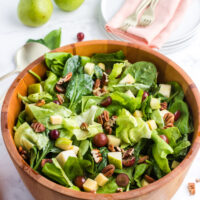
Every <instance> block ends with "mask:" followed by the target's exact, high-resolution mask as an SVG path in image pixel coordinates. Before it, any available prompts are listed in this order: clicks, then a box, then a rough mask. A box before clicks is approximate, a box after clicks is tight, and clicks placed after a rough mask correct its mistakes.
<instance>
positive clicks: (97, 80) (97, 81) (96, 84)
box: [93, 79, 101, 90]
mask: <svg viewBox="0 0 200 200" xmlns="http://www.w3.org/2000/svg"><path fill="white" fill-rule="evenodd" d="M100 85H101V80H100V79H96V81H95V83H94V87H93V89H94V90H95V89H97V88H100Z"/></svg>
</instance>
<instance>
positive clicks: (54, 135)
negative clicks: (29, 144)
mask: <svg viewBox="0 0 200 200" xmlns="http://www.w3.org/2000/svg"><path fill="white" fill-rule="evenodd" d="M59 136H60V132H59V131H58V130H56V129H54V130H51V131H50V133H49V137H50V138H51V139H52V140H56V139H57V138H59Z"/></svg>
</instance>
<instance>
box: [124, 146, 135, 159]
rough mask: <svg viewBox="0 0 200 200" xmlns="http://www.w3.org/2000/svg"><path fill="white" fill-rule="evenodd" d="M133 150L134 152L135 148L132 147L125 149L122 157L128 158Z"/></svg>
mask: <svg viewBox="0 0 200 200" xmlns="http://www.w3.org/2000/svg"><path fill="white" fill-rule="evenodd" d="M133 152H134V148H130V149H128V150H126V151H124V153H123V155H122V158H123V159H124V158H128V157H130V156H132V155H133Z"/></svg>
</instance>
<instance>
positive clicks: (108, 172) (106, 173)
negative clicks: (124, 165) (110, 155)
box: [102, 164, 115, 177]
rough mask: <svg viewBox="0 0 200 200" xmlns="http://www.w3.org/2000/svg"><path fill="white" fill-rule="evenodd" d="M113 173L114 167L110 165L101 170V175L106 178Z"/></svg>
mask: <svg viewBox="0 0 200 200" xmlns="http://www.w3.org/2000/svg"><path fill="white" fill-rule="evenodd" d="M114 171H115V166H114V165H112V164H109V165H107V166H106V167H104V168H103V170H102V173H103V175H104V176H106V177H111V176H112V175H113V173H114Z"/></svg>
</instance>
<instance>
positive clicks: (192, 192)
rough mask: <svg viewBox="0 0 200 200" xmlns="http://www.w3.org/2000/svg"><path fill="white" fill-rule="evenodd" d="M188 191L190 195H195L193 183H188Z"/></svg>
mask: <svg viewBox="0 0 200 200" xmlns="http://www.w3.org/2000/svg"><path fill="white" fill-rule="evenodd" d="M188 191H189V193H190V195H195V192H196V190H195V183H188Z"/></svg>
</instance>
